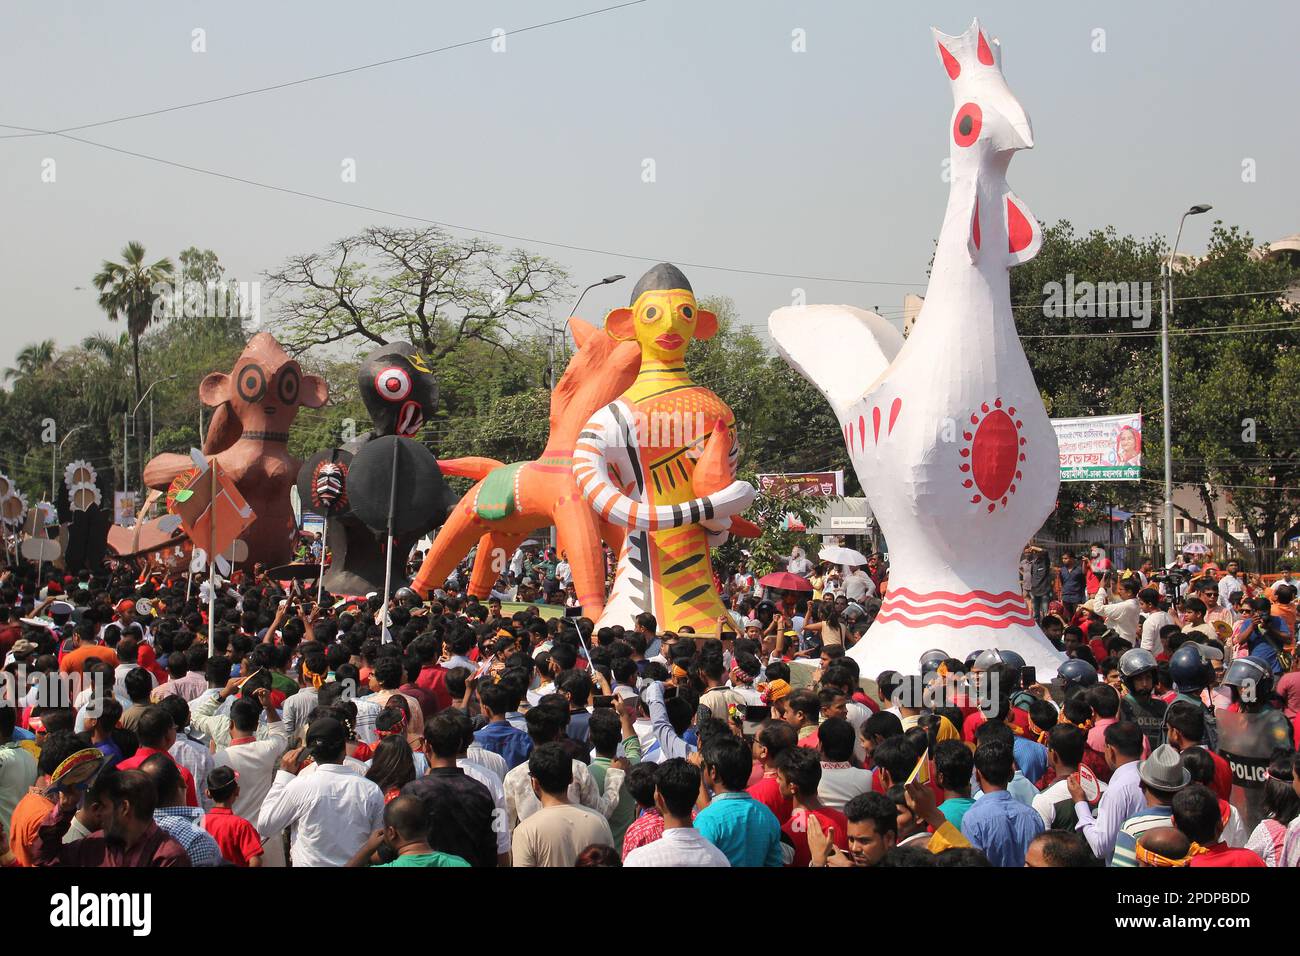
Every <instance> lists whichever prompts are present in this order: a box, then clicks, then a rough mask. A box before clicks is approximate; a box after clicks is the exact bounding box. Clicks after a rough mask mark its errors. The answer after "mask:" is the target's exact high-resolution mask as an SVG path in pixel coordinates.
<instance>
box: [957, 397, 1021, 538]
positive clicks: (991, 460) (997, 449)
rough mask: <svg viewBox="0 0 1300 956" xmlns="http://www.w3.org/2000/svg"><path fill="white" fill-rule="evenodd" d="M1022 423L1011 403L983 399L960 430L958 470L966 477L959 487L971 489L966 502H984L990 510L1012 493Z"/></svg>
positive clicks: (1017, 472) (1016, 477)
mask: <svg viewBox="0 0 1300 956" xmlns="http://www.w3.org/2000/svg"><path fill="white" fill-rule="evenodd" d="M1023 424H1024V423H1023V422H1022V421H1020V419H1018V418H1016V409H1015V406H1014V405H1012V406H1008V407H1007V408H1003V407H1002V399H1000V398H998V399H994V401H993V404H992V405H989V403H988V402H983V403H982V404H981V405H980V410H979V411H978V412H974V413H972V414H971V417H970V427H969V428H965V429H963V430H962V438H963V439H964V440H965V441H966V443H967V444H966V445H965V447H963V448H962V449H961V451H960V455H961V457H962V462H961V466H960V468H961V472H962V474H963V475H965V476H966V477H965V478H964V479H962V483H961V486H962V487H963V488H967V489H973V490H974V493H973V494H972V495H971V499H970V503H971V504H973V505H977V504H982V503H985V502H987V503H988V510H989V511H990V512H992V511H994V510H995V509H996V508H997V506H998V505H999V504H1001V505H1002V506H1003V507H1006V504H1007V500H1008V499H1009V498H1010V496H1011V495H1014V494H1015V493H1016V482H1017V481H1020V480H1021V477H1022V475H1021V471H1020V465H1021V464H1022V463H1023V462H1024V460H1025V439H1024V437H1022V436H1021V434H1020V429H1021V426H1022V425H1023Z"/></svg>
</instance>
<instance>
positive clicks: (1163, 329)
mask: <svg viewBox="0 0 1300 956" xmlns="http://www.w3.org/2000/svg"><path fill="white" fill-rule="evenodd" d="M1179 232H1182V227H1181V226H1179ZM1170 258H1172V256H1171V257H1170ZM1168 271H1169V270H1168V268H1167V267H1166V266H1165V265H1164V264H1163V263H1162V264H1161V268H1160V392H1161V396H1162V401H1163V402H1164V413H1163V416H1162V417H1163V418H1164V442H1165V535H1164V538H1165V567H1169V566H1170V565H1172V564H1173V563H1174V476H1173V456H1172V455H1171V453H1170V449H1169V443H1170V441H1171V440H1172V438H1171V435H1172V429H1171V428H1170V419H1171V418H1172V417H1173V416H1172V415H1171V412H1172V406H1171V405H1170V402H1169V291H1170V290H1169V286H1170V282H1169V277H1168Z"/></svg>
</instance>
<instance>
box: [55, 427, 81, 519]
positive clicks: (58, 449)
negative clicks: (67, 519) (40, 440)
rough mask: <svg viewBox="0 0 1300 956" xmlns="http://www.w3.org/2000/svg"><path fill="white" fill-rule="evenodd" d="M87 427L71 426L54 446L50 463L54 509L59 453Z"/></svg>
mask: <svg viewBox="0 0 1300 956" xmlns="http://www.w3.org/2000/svg"><path fill="white" fill-rule="evenodd" d="M88 427H89V426H88V425H73V426H72V428H71V429H69V430H68V433H67V434H66V435H64V436H63V441H61V442H59V443H58V444H57V445H55V446H54V457H53V459H52V460H51V461H50V503H51V504H52V505H54V507H56V508H57V507H58V506H59V499H58V496H57V495H56V494H55V487H56V485H57V480H58V479H57V477H56V476H57V475H58V473H59V453H60V452H61V451H63V446H64V445H66V444H67V443H68V439H69V438H71V437H72V436H73V435H75V434H76V433H77V432H78V431H80V430H81V429H83V428H88Z"/></svg>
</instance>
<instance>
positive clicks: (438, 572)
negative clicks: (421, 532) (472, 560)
mask: <svg viewBox="0 0 1300 956" xmlns="http://www.w3.org/2000/svg"><path fill="white" fill-rule="evenodd" d="M477 495H478V485H475V486H474V487H473V488H471V489H470V491H469V493H468V494H467V495H465V497H464V498H462V499H460V501H459V502H457V503H456V507H455V508H454V509H452V512H451V514H450V515H448V516H447V521H446V523H445V524H443V526H442V529H441V530H439V532H438V536H437V537H436V538H434V539H433V546H432V547H431V548H429V553H428V554H426V555H425V556H424V563H423V564H421V565H420V570H419V572H418V573H417V574H416V575H415V580H414V581H412V582H411V588H412V590H414V591H415V592H416V593H417V594H419V595H420V596H421V597H428V596H429V592H430V591H432V590H433V589H434V588H440V587H442V585H443V583H444V582H445V581H446V580H447V575H449V574H451V570H452V568H454V567H456V565H457V564H458V563H459V562H460V560H461V559H462V558H463V557H465V555H467V554H469V549H470V548H471V547H473V546H474V541H475V539H476V538H478V537H479V536H480V535H481V534H483V530H484V529H483V522H481V521H480V520H479V518H478V516H477V515H476V514H475V513H474V500H475V498H476V497H477Z"/></svg>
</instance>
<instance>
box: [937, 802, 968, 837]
mask: <svg viewBox="0 0 1300 956" xmlns="http://www.w3.org/2000/svg"><path fill="white" fill-rule="evenodd" d="M974 805H975V798H974V797H949V798H948V799H947V800H945V801H944V802H943V803H941V804H939V812H940V813H942V814H943V815H944V818H945V819H946V820H947V821H948V822H949V823H951V824H952V825H953V826H955V827H956V828H957V829H958V830H960V829H961V820H962V817H964V816H966V811H967V810H969V809H970V808H971V807H973V806H974Z"/></svg>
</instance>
